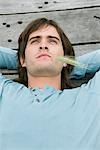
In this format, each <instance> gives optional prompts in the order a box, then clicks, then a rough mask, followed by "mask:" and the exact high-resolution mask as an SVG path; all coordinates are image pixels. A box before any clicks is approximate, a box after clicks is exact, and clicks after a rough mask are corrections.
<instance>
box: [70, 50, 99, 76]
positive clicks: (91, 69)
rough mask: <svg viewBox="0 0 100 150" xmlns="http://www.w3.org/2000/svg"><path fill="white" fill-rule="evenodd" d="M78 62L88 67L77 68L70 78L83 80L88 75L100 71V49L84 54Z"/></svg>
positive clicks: (78, 58)
mask: <svg viewBox="0 0 100 150" xmlns="http://www.w3.org/2000/svg"><path fill="white" fill-rule="evenodd" d="M76 60H77V61H78V62H80V63H81V64H83V65H85V66H86V67H83V68H81V67H75V68H74V69H73V71H72V72H71V75H70V78H76V79H79V78H82V77H84V76H85V75H86V73H87V74H93V73H95V72H97V71H98V70H100V49H98V50H96V51H93V52H90V53H87V54H84V55H82V56H79V57H77V58H76Z"/></svg>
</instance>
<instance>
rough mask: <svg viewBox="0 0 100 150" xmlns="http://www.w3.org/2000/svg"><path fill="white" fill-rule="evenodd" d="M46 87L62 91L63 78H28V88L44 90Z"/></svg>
mask: <svg viewBox="0 0 100 150" xmlns="http://www.w3.org/2000/svg"><path fill="white" fill-rule="evenodd" d="M46 85H49V86H52V87H54V88H55V89H61V77H60V76H53V77H33V76H30V77H28V87H31V88H35V87H39V88H41V89H43V88H44V87H45V86H46Z"/></svg>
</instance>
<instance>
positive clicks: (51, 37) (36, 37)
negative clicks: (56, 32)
mask: <svg viewBox="0 0 100 150" xmlns="http://www.w3.org/2000/svg"><path fill="white" fill-rule="evenodd" d="M39 38H41V36H33V37H31V38H30V39H29V41H31V40H33V39H39ZM47 38H50V39H56V40H58V41H60V39H59V38H58V37H56V36H51V35H49V36H47Z"/></svg>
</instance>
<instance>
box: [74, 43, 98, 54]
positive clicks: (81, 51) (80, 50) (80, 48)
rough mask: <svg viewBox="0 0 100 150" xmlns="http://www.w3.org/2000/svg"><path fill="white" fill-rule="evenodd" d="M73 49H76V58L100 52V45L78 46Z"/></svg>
mask: <svg viewBox="0 0 100 150" xmlns="http://www.w3.org/2000/svg"><path fill="white" fill-rule="evenodd" d="M73 47H74V50H75V54H76V56H81V55H83V54H86V53H90V52H93V51H95V50H100V44H87V45H77V46H73Z"/></svg>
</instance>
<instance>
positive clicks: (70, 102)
mask: <svg viewBox="0 0 100 150" xmlns="http://www.w3.org/2000/svg"><path fill="white" fill-rule="evenodd" d="M8 51H11V50H10V49H9V50H8ZM0 55H1V56H0V57H1V58H2V59H3V57H4V58H5V59H6V62H7V58H8V57H9V64H8V66H9V68H10V62H11V61H13V64H14V65H16V64H17V63H16V60H17V58H16V56H15V54H14V55H13V57H12V58H11V59H10V53H9V56H8V55H6V52H5V48H4V49H3V51H2V52H1V51H0ZM11 56H12V54H11ZM84 56H85V57H84ZM84 56H83V57H81V61H83V62H85V61H86V62H87V63H90V64H91V62H92V64H93V62H94V67H93V66H92V67H91V68H90V70H88V73H89V72H94V71H97V70H98V71H97V72H96V74H95V76H94V77H93V78H92V79H91V80H90V81H89V82H88V83H87V84H83V85H82V86H80V87H77V88H73V89H65V90H63V91H61V90H56V89H55V88H53V87H51V86H48V85H46V86H45V88H44V89H42V90H41V89H39V88H38V87H36V88H34V89H31V88H27V87H25V86H24V85H23V84H19V83H16V82H13V81H12V80H10V79H6V78H5V77H3V76H2V75H0V150H100V71H99V70H100V50H97V51H95V52H93V53H91V54H87V55H84ZM82 58H84V59H82ZM85 58H86V60H85ZM87 60H88V61H87ZM2 63H3V64H2ZM96 64H97V65H96ZM11 65H12V64H11ZM0 66H5V68H6V67H7V65H6V63H5V62H4V61H1V59H0ZM11 67H12V66H11ZM13 68H16V67H14V66H13ZM80 72H81V73H80ZM80 72H79V68H75V69H74V71H73V73H72V75H71V76H72V77H75V76H76V77H82V76H84V75H85V73H86V70H85V71H84V70H80Z"/></svg>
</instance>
